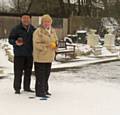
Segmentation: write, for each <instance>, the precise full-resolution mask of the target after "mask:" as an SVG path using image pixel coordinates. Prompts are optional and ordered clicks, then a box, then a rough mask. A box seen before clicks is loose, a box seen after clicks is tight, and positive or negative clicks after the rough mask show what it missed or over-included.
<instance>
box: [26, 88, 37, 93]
mask: <svg viewBox="0 0 120 115" xmlns="http://www.w3.org/2000/svg"><path fill="white" fill-rule="evenodd" d="M24 91H26V92H31V93H34V92H35V91H33V90H31V89H27V90H24Z"/></svg>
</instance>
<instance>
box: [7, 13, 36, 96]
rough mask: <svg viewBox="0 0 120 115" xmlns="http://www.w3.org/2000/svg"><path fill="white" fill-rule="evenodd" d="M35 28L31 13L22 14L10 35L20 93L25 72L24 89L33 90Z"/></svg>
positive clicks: (15, 82) (17, 88)
mask: <svg viewBox="0 0 120 115" xmlns="http://www.w3.org/2000/svg"><path fill="white" fill-rule="evenodd" d="M34 30H35V28H34V27H33V26H32V25H31V16H30V15H29V14H22V15H21V22H20V24H19V25H17V26H15V27H14V28H13V29H12V31H11V33H10V35H9V43H10V44H11V45H13V49H14V90H15V94H20V89H21V82H22V75H23V72H24V85H23V88H24V91H27V92H33V91H32V90H31V89H30V82H31V72H32V65H33V56H32V51H33V47H32V46H33V45H32V44H33V43H32V37H33V32H34Z"/></svg>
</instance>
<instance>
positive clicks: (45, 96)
mask: <svg viewBox="0 0 120 115" xmlns="http://www.w3.org/2000/svg"><path fill="white" fill-rule="evenodd" d="M36 97H42V98H49V96H47V95H45V94H42V95H36Z"/></svg>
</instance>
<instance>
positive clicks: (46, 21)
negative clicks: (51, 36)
mask: <svg viewBox="0 0 120 115" xmlns="http://www.w3.org/2000/svg"><path fill="white" fill-rule="evenodd" d="M43 27H44V28H45V29H49V28H50V27H51V22H50V21H49V20H44V21H43Z"/></svg>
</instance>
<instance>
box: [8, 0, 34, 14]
mask: <svg viewBox="0 0 120 115" xmlns="http://www.w3.org/2000/svg"><path fill="white" fill-rule="evenodd" d="M9 1H10V9H11V11H12V12H16V13H24V12H29V10H30V8H31V5H32V3H33V1H34V0H9Z"/></svg>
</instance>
